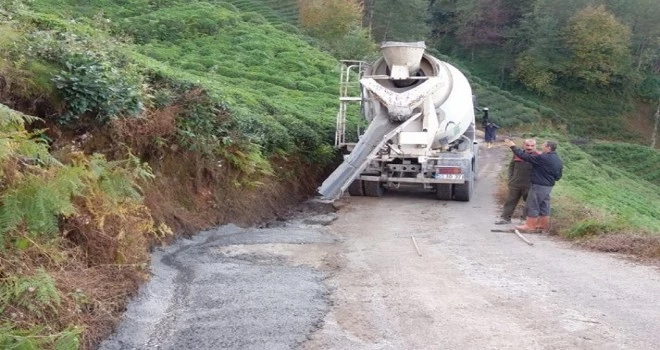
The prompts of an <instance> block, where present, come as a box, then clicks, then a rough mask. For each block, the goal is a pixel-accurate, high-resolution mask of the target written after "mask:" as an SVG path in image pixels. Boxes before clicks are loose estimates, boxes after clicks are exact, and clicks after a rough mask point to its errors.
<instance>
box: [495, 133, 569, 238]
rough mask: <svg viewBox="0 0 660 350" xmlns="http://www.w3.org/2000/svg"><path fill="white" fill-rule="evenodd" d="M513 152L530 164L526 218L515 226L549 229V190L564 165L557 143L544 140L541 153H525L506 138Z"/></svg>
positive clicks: (519, 227) (524, 229) (520, 228)
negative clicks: (530, 184)
mask: <svg viewBox="0 0 660 350" xmlns="http://www.w3.org/2000/svg"><path fill="white" fill-rule="evenodd" d="M506 144H507V146H509V147H511V150H512V151H513V154H515V155H516V156H518V157H520V158H522V160H524V161H526V162H529V163H531V164H532V167H533V168H532V180H531V181H532V187H531V188H530V189H529V194H528V196H527V205H526V209H527V220H526V221H525V224H524V225H522V226H516V228H517V229H519V230H522V231H531V230H535V229H537V228H540V229H541V230H542V231H544V232H545V231H547V230H548V229H549V219H550V192H551V191H552V187H553V186H554V185H555V182H556V181H558V180H559V179H561V176H562V171H563V168H564V165H563V163H562V161H561V159H559V156H558V155H557V153H556V150H557V143H556V142H554V141H546V142H544V143H543V153H542V154H539V155H534V154H529V153H525V151H523V150H522V149H520V148H518V147H516V144H515V143H514V142H513V141H511V140H506Z"/></svg>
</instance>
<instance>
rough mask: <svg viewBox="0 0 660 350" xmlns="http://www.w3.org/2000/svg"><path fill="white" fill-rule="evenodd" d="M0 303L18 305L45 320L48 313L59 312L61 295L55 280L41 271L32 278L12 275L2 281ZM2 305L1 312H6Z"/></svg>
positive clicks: (0, 282)
mask: <svg viewBox="0 0 660 350" xmlns="http://www.w3.org/2000/svg"><path fill="white" fill-rule="evenodd" d="M0 301H1V302H2V305H16V306H18V307H21V308H24V309H26V310H28V311H30V312H31V313H32V314H34V315H36V316H37V317H39V318H43V317H44V315H45V313H46V312H47V311H51V312H56V311H57V309H56V307H57V306H59V305H60V295H59V293H58V291H57V288H56V287H55V281H54V280H53V278H52V277H50V275H49V274H48V273H46V271H44V270H43V269H39V270H38V271H37V273H35V274H34V275H32V276H20V275H10V276H9V277H7V278H6V279H4V280H0ZM2 305H0V312H2V311H4V310H3V309H2V308H3V306H2Z"/></svg>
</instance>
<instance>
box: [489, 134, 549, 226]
mask: <svg viewBox="0 0 660 350" xmlns="http://www.w3.org/2000/svg"><path fill="white" fill-rule="evenodd" d="M523 149H524V150H525V153H528V154H536V155H538V154H541V153H540V152H537V151H536V140H534V139H527V140H525V141H524V142H523ZM532 168H533V166H532V163H529V162H525V161H524V160H522V158H520V157H518V156H517V155H515V154H514V155H513V157H512V158H511V161H510V162H509V182H508V188H509V191H508V193H507V196H506V200H505V201H504V208H503V209H502V216H501V218H500V220H498V221H496V222H495V224H496V225H505V224H510V223H511V216H512V215H513V212H514V210H515V209H516V207H517V206H518V202H519V201H520V199H521V198H522V200H523V202H527V194H528V193H529V188H530V187H531V186H532V181H531V180H532ZM522 217H523V220H524V219H525V218H526V217H527V214H526V210H524V211H523V215H522Z"/></svg>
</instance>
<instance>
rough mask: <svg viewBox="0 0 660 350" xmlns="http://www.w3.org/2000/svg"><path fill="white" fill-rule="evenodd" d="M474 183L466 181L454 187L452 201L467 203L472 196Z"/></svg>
mask: <svg viewBox="0 0 660 350" xmlns="http://www.w3.org/2000/svg"><path fill="white" fill-rule="evenodd" d="M473 186H474V181H466V182H465V183H463V184H458V185H454V199H456V200H457V201H462V202H469V201H470V197H471V196H472V188H473Z"/></svg>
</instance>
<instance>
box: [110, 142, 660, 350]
mask: <svg viewBox="0 0 660 350" xmlns="http://www.w3.org/2000/svg"><path fill="white" fill-rule="evenodd" d="M506 152H507V150H503V149H497V148H494V149H485V150H483V151H482V153H481V155H480V163H481V168H480V171H479V180H478V183H477V185H476V191H475V196H474V198H473V200H472V201H470V202H468V203H463V202H442V201H437V200H435V199H433V198H432V196H427V195H422V194H417V195H411V194H409V195H406V194H401V193H397V194H387V195H386V196H385V197H384V198H368V197H358V198H350V197H347V198H344V199H342V204H343V207H342V208H341V209H340V210H339V211H338V212H337V213H336V214H333V213H326V214H323V215H317V216H312V217H304V216H303V217H302V218H298V219H296V220H292V221H290V222H285V223H277V224H276V225H271V226H272V227H267V228H262V229H256V228H254V229H241V228H238V227H235V226H229V227H227V226H225V227H221V228H218V229H216V230H211V231H208V232H205V233H202V234H200V235H199V236H198V237H196V238H195V239H194V240H191V241H184V242H180V243H179V244H178V245H175V246H173V247H168V248H167V249H164V250H162V251H160V252H157V253H156V255H155V256H154V259H153V261H154V263H153V264H154V265H153V271H154V278H153V279H152V281H151V282H150V283H149V285H148V286H146V287H145V288H144V290H143V292H142V293H141V296H140V298H138V299H137V300H136V301H135V302H134V303H133V304H132V305H131V307H130V308H129V311H128V312H127V315H126V318H125V321H124V323H123V324H122V326H121V327H120V329H119V332H118V333H117V334H116V335H114V336H113V337H112V338H111V339H109V340H108V341H106V342H105V343H104V344H103V346H102V348H104V349H152V348H153V349H155V348H157V349H181V348H195V349H220V348H223V349H294V348H303V349H658V348H660V272H659V271H658V270H657V269H655V268H653V267H648V266H642V265H638V264H634V263H631V262H629V261H627V260H624V259H620V258H617V257H615V256H611V255H604V254H601V253H592V252H586V251H582V250H578V249H574V248H571V247H570V246H569V245H568V244H567V243H562V242H559V241H556V240H553V239H551V238H549V237H546V236H541V235H527V238H528V239H529V240H531V241H532V242H534V246H528V245H527V244H525V243H524V242H523V241H521V240H520V239H519V238H518V237H517V236H515V235H514V234H508V233H491V232H490V229H491V228H493V225H492V222H493V221H494V220H495V218H496V217H497V210H498V206H497V204H496V203H495V201H494V198H493V192H494V188H495V184H496V178H497V174H498V172H499V166H500V164H502V162H503V157H505V156H506V155H507V154H506ZM335 219H336V220H335ZM333 220H334V221H333ZM329 223H330V224H329ZM328 224H329V225H328ZM326 225H327V226H326ZM411 237H414V238H415V242H416V243H417V246H418V248H419V253H420V254H421V256H420V255H419V254H418V252H417V249H416V248H415V245H414V244H413V240H412V238H411Z"/></svg>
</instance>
